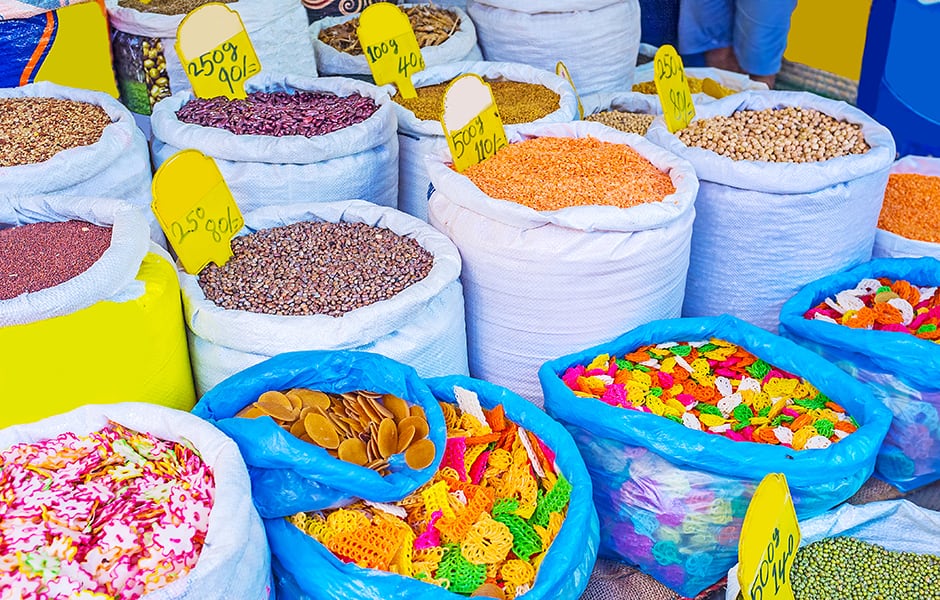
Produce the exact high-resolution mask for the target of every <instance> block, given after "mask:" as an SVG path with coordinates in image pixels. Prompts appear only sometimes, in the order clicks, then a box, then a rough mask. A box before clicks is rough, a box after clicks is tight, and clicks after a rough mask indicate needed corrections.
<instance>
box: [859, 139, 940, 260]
mask: <svg viewBox="0 0 940 600" xmlns="http://www.w3.org/2000/svg"><path fill="white" fill-rule="evenodd" d="M891 172H892V173H920V174H921V175H932V176H934V177H940V158H933V157H930V156H905V157H904V158H902V159H901V160H899V161H897V162H896V163H894V166H893V167H891ZM933 202H940V198H934V199H933ZM871 254H872V257H873V258H917V257H920V256H931V257H933V258H937V259H940V244H937V243H933V242H922V241H920V240H912V239H909V238H906V237H903V236H900V235H898V234H896V233H891V232H890V231H886V230H884V229H879V230H878V231H877V232H876V233H875V247H874V248H873V249H872V252H871Z"/></svg>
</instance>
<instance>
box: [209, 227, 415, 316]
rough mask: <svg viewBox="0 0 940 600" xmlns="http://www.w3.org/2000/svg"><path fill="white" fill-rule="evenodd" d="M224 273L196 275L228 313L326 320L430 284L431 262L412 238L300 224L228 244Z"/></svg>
mask: <svg viewBox="0 0 940 600" xmlns="http://www.w3.org/2000/svg"><path fill="white" fill-rule="evenodd" d="M232 252H233V253H234V256H233V257H232V258H230V259H229V261H228V262H227V263H225V266H223V267H218V266H216V265H209V266H208V267H207V268H206V269H204V270H203V271H202V273H200V274H199V285H200V286H202V289H203V291H204V292H205V294H206V297H207V298H209V300H211V301H212V302H214V303H215V304H216V305H217V306H221V307H222V308H225V309H228V310H246V311H249V312H255V313H264V314H271V315H288V316H302V315H317V314H323V315H330V316H333V317H340V316H342V315H344V314H346V313H347V312H349V311H351V310H355V309H357V308H361V307H363V306H368V305H370V304H373V303H375V302H379V301H381V300H387V299H389V298H391V297H393V296H394V295H395V294H397V293H399V292H401V291H402V290H404V289H405V288H407V287H408V286H410V285H412V284H414V283H417V282H418V281H420V280H422V279H424V278H425V277H427V275H428V273H430V272H431V267H432V266H433V263H434V257H433V256H432V255H431V254H430V253H429V252H428V251H427V250H425V249H424V248H422V247H421V246H420V245H419V244H418V242H416V241H415V240H414V239H411V238H407V237H404V236H400V235H398V234H397V233H395V232H393V231H390V230H388V229H383V228H380V227H373V226H371V225H365V224H363V223H325V222H324V223H321V222H303V223H294V224H292V225H285V226H282V227H274V228H272V229H262V230H260V231H256V232H255V233H252V234H249V235H245V236H242V237H237V238H235V239H234V240H232Z"/></svg>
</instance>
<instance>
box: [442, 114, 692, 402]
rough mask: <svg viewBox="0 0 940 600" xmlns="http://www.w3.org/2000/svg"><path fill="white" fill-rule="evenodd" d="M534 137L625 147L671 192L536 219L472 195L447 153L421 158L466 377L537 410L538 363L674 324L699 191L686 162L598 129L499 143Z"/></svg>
mask: <svg viewBox="0 0 940 600" xmlns="http://www.w3.org/2000/svg"><path fill="white" fill-rule="evenodd" d="M545 136H551V137H587V136H590V137H594V138H597V139H600V140H604V141H609V142H616V143H621V144H627V145H629V146H631V147H633V148H634V149H635V150H636V151H637V152H639V153H640V154H642V155H643V156H645V157H646V158H647V159H649V160H650V162H652V163H653V164H654V165H656V167H658V168H659V169H662V170H664V171H666V172H668V173H669V175H670V177H671V178H672V181H673V183H674V184H675V186H676V193H674V194H672V195H670V196H667V197H666V198H665V199H664V200H663V201H662V202H657V203H649V204H641V205H639V206H635V207H632V208H629V209H621V208H616V207H613V206H589V207H584V206H582V207H571V208H565V209H561V210H557V211H550V212H538V211H535V210H533V209H531V208H529V207H526V206H523V205H521V204H517V203H515V202H509V201H506V200H497V199H494V198H490V197H489V196H487V195H485V194H484V193H482V192H481V191H480V190H479V188H477V187H476V186H475V185H474V184H473V183H472V182H471V181H470V180H469V179H468V178H467V177H465V176H463V175H461V174H459V173H457V172H456V171H454V170H453V169H452V168H451V167H450V166H448V164H447V163H449V162H450V161H451V159H450V155H449V153H448V152H447V151H446V150H443V151H441V152H438V153H436V154H434V155H432V156H429V157H428V158H427V165H428V172H429V173H430V175H431V181H432V183H433V184H434V188H435V192H434V194H433V195H432V196H431V201H430V208H429V216H430V222H431V224H432V225H434V226H435V227H436V228H438V229H439V230H441V231H443V232H444V233H445V234H447V236H448V237H449V238H450V239H452V240H453V241H454V243H455V244H456V245H457V248H458V249H459V250H460V256H461V258H462V259H463V265H464V271H463V276H462V280H463V284H464V295H465V296H466V299H467V339H468V344H469V356H470V373H471V375H473V376H474V377H477V378H479V379H484V380H486V381H489V382H491V383H495V384H497V385H502V386H505V387H508V388H509V389H511V390H512V391H514V392H516V393H517V394H520V395H521V396H523V397H524V398H526V399H528V400H530V401H532V402H534V403H536V404H537V405H539V406H541V405H542V392H541V387H540V385H539V381H538V370H539V367H541V365H542V363H544V362H545V361H547V360H549V359H552V358H557V357H559V356H564V355H566V354H570V353H571V352H574V351H576V350H580V349H582V348H586V347H589V346H592V345H595V344H599V343H601V342H604V341H608V340H611V339H613V338H614V337H616V336H617V335H619V334H621V333H623V332H624V331H627V330H628V329H631V328H633V327H636V326H638V325H641V324H643V323H648V322H650V321H653V320H656V319H667V318H673V317H677V316H678V315H679V311H680V308H681V306H682V297H683V293H684V289H685V276H686V271H687V269H688V264H689V243H690V239H691V236H692V221H693V220H694V217H695V209H694V207H693V202H694V200H695V193H696V191H697V190H698V181H697V180H696V178H695V173H694V171H693V170H692V167H691V165H689V164H688V163H687V162H685V161H684V160H681V159H679V158H677V157H676V156H674V155H672V154H670V153H669V152H666V151H664V150H663V149H662V148H658V147H656V146H654V145H653V144H652V143H650V142H649V141H647V140H645V139H643V138H641V137H640V136H638V135H634V134H630V133H622V132H620V131H616V130H614V129H610V128H609V127H605V126H603V125H601V124H600V123H590V122H583V121H577V122H572V123H556V124H549V125H525V126H523V125H520V126H519V127H518V128H517V129H516V130H515V131H514V132H513V133H512V134H511V135H510V136H509V141H510V142H516V141H521V140H524V139H529V138H532V137H545Z"/></svg>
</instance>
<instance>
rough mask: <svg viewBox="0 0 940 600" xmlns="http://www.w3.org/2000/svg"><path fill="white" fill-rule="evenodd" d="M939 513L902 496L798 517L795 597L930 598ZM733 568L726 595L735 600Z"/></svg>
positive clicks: (937, 564)
mask: <svg viewBox="0 0 940 600" xmlns="http://www.w3.org/2000/svg"><path fill="white" fill-rule="evenodd" d="M938 527H940V513H937V512H935V511H932V510H927V509H924V508H920V507H919V506H917V505H915V504H912V503H910V502H908V501H906V500H892V501H888V502H874V503H871V504H866V505H864V506H853V505H851V504H845V505H843V506H841V507H839V508H838V509H836V510H833V511H831V512H828V513H826V514H823V515H820V516H818V517H815V518H813V519H809V520H806V521H801V522H800V534H801V536H802V538H803V539H802V542H801V544H800V549H799V551H797V554H796V560H795V562H794V565H793V570H792V571H791V573H790V574H791V576H792V582H793V592H794V596H795V597H796V600H813V599H815V598H818V597H820V595H821V594H825V596H823V597H839V598H850V599H854V598H871V597H873V595H875V594H879V595H881V596H883V597H884V598H930V597H931V596H932V595H935V593H936V581H937V577H940V553H938V550H937V549H938V548H940V538H938V536H937V531H938ZM739 591H740V586H739V584H738V581H737V567H735V568H734V569H732V570H731V572H729V573H728V590H727V593H726V595H725V598H726V599H727V600H738V598H740V596H739Z"/></svg>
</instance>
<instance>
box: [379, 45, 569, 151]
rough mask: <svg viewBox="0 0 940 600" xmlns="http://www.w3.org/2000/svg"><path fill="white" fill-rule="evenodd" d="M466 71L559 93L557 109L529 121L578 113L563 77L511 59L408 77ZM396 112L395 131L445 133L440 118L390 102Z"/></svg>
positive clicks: (434, 79)
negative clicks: (426, 116)
mask: <svg viewBox="0 0 940 600" xmlns="http://www.w3.org/2000/svg"><path fill="white" fill-rule="evenodd" d="M466 73H475V74H477V75H479V76H480V77H483V78H485V79H494V80H500V81H521V82H523V83H537V84H539V85H542V86H545V87H547V88H548V89H550V90H552V91H553V92H555V93H556V94H558V96H559V98H558V110H556V111H555V112H552V113H549V114H547V115H545V116H544V117H542V118H541V119H537V120H535V121H532V123H533V124H540V123H563V122H567V121H573V120H575V119H577V116H578V98H577V96H575V94H574V90H573V89H571V84H570V83H568V80H567V79H565V78H564V77H559V76H558V75H555V74H554V73H551V72H549V71H543V70H542V69H537V68H535V67H531V66H529V65H524V64H521V63H510V62H487V61H465V62H456V63H451V64H447V65H439V66H436V67H431V68H429V69H425V70H424V71H419V72H417V73H415V74H414V76H413V77H412V78H411V82H412V83H413V84H414V86H415V87H416V88H418V87H424V86H427V85H434V84H437V83H442V82H444V81H450V80H451V79H454V78H455V77H458V76H460V75H464V74H466ZM383 89H385V90H387V91H388V92H389V94H394V93H395V88H394V86H385V87H384V88H383ZM392 105H393V106H394V107H395V113H396V114H397V115H398V131H399V132H400V133H402V134H406V135H408V134H410V135H412V136H414V135H418V136H437V137H441V138H443V137H444V128H443V127H442V126H441V122H440V121H433V120H423V119H419V118H418V117H416V116H415V114H414V113H413V112H412V111H410V110H408V109H407V108H405V107H404V106H402V105H401V104H399V103H397V102H394V101H393V102H392ZM520 126H521V125H506V126H505V128H506V133H507V135H508V134H509V132H511V131H514V129H515V128H516V127H520Z"/></svg>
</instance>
